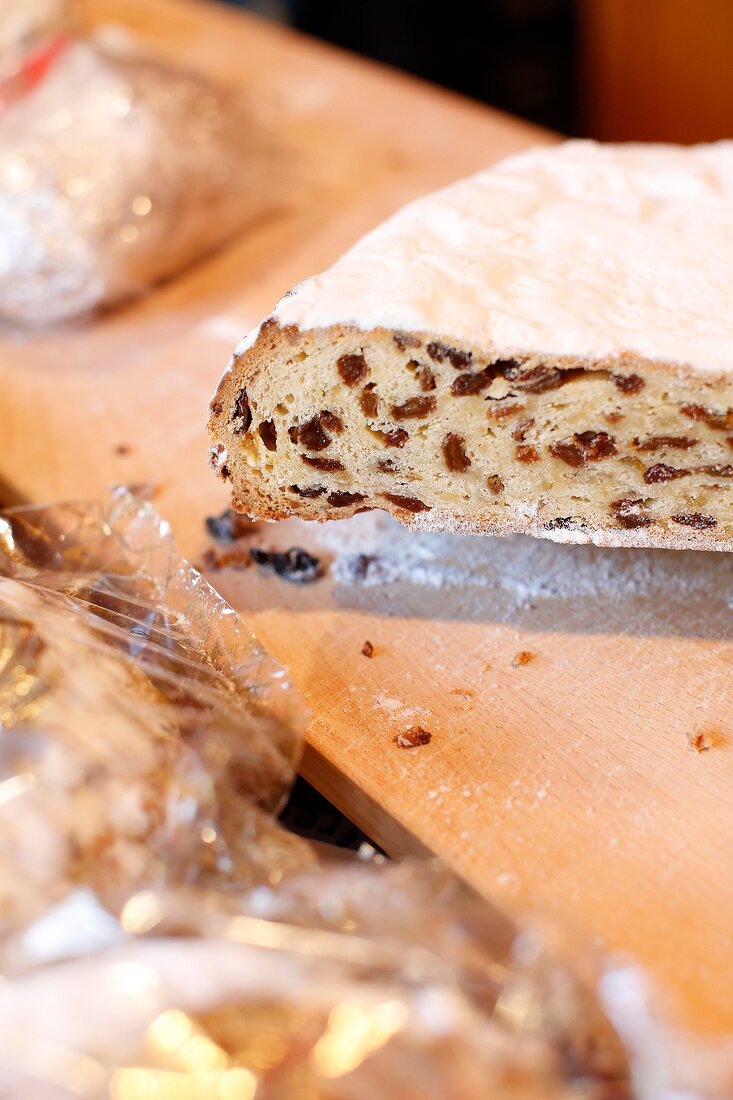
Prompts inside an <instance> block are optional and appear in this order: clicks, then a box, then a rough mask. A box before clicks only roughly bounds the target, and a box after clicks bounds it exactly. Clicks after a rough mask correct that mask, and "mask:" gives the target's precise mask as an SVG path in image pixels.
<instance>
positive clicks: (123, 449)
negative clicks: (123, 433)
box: [115, 443, 132, 455]
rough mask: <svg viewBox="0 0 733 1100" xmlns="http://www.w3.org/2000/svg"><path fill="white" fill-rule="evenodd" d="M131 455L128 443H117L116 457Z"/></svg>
mask: <svg viewBox="0 0 733 1100" xmlns="http://www.w3.org/2000/svg"><path fill="white" fill-rule="evenodd" d="M131 453H132V447H131V446H130V444H129V443H118V444H117V446H116V447H115V454H116V455H129V454H131Z"/></svg>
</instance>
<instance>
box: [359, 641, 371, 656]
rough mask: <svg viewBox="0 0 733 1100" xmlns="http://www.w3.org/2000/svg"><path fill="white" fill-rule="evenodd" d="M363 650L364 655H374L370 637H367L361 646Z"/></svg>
mask: <svg viewBox="0 0 733 1100" xmlns="http://www.w3.org/2000/svg"><path fill="white" fill-rule="evenodd" d="M361 652H362V656H364V657H373V656H374V646H373V645H372V643H371V642H370V641H369V639H367V640H366V641H365V642H364V645H363V646H362V647H361Z"/></svg>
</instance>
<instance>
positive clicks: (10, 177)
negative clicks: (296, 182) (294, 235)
mask: <svg viewBox="0 0 733 1100" xmlns="http://www.w3.org/2000/svg"><path fill="white" fill-rule="evenodd" d="M284 174H285V172H284V155H283V153H282V151H281V150H280V148H279V147H278V146H277V143H276V142H275V141H274V140H273V138H272V137H271V136H270V134H269V133H268V130H267V127H266V125H265V123H264V122H263V120H262V119H261V118H260V116H259V114H258V112H257V110H256V105H254V104H253V103H251V102H245V101H244V100H243V99H242V98H241V97H239V96H237V95H236V94H234V93H233V92H230V91H228V90H227V89H224V88H220V87H218V86H216V85H214V84H212V83H211V82H209V81H208V80H206V79H205V78H203V77H202V76H199V75H196V74H193V73H188V72H183V71H179V70H176V69H173V68H171V67H169V66H167V65H163V64H161V63H158V62H156V61H153V60H149V59H144V58H138V57H135V56H132V55H131V54H130V52H129V49H126V50H125V52H124V54H123V53H120V52H119V51H117V53H115V54H114V55H113V54H112V53H111V52H109V49H108V48H106V49H105V50H103V49H101V48H100V47H98V46H97V45H95V44H94V43H92V42H91V41H84V40H80V39H73V38H70V37H65V38H64V37H56V38H55V39H53V40H51V41H50V42H48V43H47V44H46V46H45V50H44V52H43V54H42V56H41V57H40V58H39V56H38V55H37V54H36V53H31V54H30V55H28V57H27V59H26V61H25V62H24V63H23V64H21V67H20V69H19V70H18V71H17V72H16V73H15V74H14V75H12V76H10V77H9V78H8V79H6V81H5V82H4V84H0V318H3V319H5V320H7V321H11V322H15V323H20V324H23V325H30V326H42V325H49V324H52V323H55V322H58V321H62V320H64V319H67V318H70V317H73V316H75V315H77V314H80V313H84V312H86V311H89V310H92V309H94V308H96V307H98V306H102V305H104V306H108V305H111V304H114V303H117V302H119V301H121V300H123V299H126V298H129V297H131V296H133V295H136V294H139V293H140V292H141V291H143V290H145V289H146V288H148V287H150V286H151V285H153V284H154V283H156V282H159V281H160V280H162V279H165V278H167V277H169V276H171V275H173V274H175V273H176V272H178V271H180V270H181V269H182V268H184V267H186V266H187V265H189V264H191V263H192V262H193V261H195V260H197V259H199V258H200V257H202V256H203V255H205V254H206V253H208V252H211V251H212V250H214V249H216V248H217V247H219V246H221V245H222V244H223V243H224V242H227V241H229V240H230V239H231V238H232V237H233V235H234V234H236V233H237V232H238V231H240V230H242V229H243V228H244V227H245V226H246V225H248V224H250V223H252V222H253V221H255V220H256V219H257V218H258V217H261V216H263V215H265V214H266V213H269V212H271V210H272V209H273V208H274V207H275V206H277V205H278V203H279V202H282V198H283V194H282V193H280V194H279V197H278V194H276V191H277V190H278V188H279V187H280V183H281V181H282V180H283V178H284ZM214 212H215V216H212V214H214Z"/></svg>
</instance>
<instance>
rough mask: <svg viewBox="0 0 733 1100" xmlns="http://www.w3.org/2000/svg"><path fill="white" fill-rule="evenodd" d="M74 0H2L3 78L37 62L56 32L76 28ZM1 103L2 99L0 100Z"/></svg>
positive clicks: (0, 61) (0, 76)
mask: <svg viewBox="0 0 733 1100" xmlns="http://www.w3.org/2000/svg"><path fill="white" fill-rule="evenodd" d="M74 16H75V4H73V3H72V0H2V4H0V80H3V79H5V78H6V77H12V76H14V75H15V74H18V73H21V72H22V71H23V67H24V64H27V63H28V62H29V60H30V61H31V63H34V62H37V61H38V60H39V58H40V57H41V56H42V54H43V50H44V46H45V45H46V44H47V43H48V41H49V39H51V38H52V37H53V36H55V35H60V34H68V33H70V32H71V31H72V30H73V29H74V24H75V18H74ZM0 102H1V100H0Z"/></svg>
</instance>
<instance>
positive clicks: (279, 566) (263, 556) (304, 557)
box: [249, 546, 323, 584]
mask: <svg viewBox="0 0 733 1100" xmlns="http://www.w3.org/2000/svg"><path fill="white" fill-rule="evenodd" d="M249 554H250V557H251V559H252V561H253V562H255V563H256V564H257V565H266V566H268V565H269V566H272V568H273V569H274V570H275V572H276V573H277V575H278V577H282V578H283V580H286V581H293V582H294V583H295V584H310V583H311V581H317V580H318V578H319V577H322V576H323V566H322V565H321V563H320V561H319V560H318V558H315V557H314V556H313V554H309V553H308V551H307V550H303V549H302V548H301V547H300V546H292V547H291V548H290V549H289V550H260V549H259V548H258V547H253V548H252V549H251V550H250V552H249Z"/></svg>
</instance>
